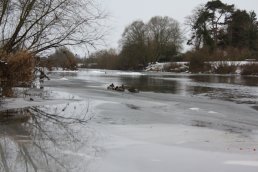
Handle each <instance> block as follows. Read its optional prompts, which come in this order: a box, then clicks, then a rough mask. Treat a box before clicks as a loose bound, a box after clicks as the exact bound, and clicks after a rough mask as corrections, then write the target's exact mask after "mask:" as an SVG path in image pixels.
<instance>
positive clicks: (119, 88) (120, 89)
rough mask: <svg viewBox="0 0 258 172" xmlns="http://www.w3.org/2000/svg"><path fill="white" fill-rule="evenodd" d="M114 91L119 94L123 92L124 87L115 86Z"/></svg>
mask: <svg viewBox="0 0 258 172" xmlns="http://www.w3.org/2000/svg"><path fill="white" fill-rule="evenodd" d="M115 90H116V91H120V92H124V91H125V87H124V85H121V86H119V87H118V86H116V88H115Z"/></svg>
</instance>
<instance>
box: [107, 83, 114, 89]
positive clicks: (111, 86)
mask: <svg viewBox="0 0 258 172" xmlns="http://www.w3.org/2000/svg"><path fill="white" fill-rule="evenodd" d="M107 89H108V90H114V89H115V85H114V84H113V83H112V84H110V85H109V86H108V87H107Z"/></svg>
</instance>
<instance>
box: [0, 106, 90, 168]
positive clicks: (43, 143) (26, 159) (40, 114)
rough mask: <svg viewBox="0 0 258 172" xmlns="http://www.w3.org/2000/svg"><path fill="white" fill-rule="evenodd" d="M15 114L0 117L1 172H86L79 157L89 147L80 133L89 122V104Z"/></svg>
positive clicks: (28, 109)
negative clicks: (79, 163) (81, 127)
mask: <svg viewBox="0 0 258 172" xmlns="http://www.w3.org/2000/svg"><path fill="white" fill-rule="evenodd" d="M80 105H84V106H80ZM79 107H84V108H79ZM15 111H16V115H15V114H14V113H15ZM15 111H14V110H12V111H11V112H10V111H4V112H1V113H0V116H1V118H3V119H4V120H2V121H1V124H0V171H3V172H10V171H22V172H24V171H35V172H36V171H53V172H54V171H86V170H87V169H86V168H87V161H85V157H84V156H83V155H81V156H78V155H77V154H76V151H78V150H79V149H80V148H81V147H83V146H85V145H87V141H86V140H84V139H83V138H84V137H82V136H81V135H80V132H79V131H80V130H78V129H79V128H80V126H84V124H86V123H87V121H88V120H89V119H90V116H89V114H88V112H89V111H88V106H87V103H86V102H81V104H73V103H70V104H65V105H58V106H44V107H30V108H25V109H15ZM24 113H26V116H25V117H24V118H22V115H24ZM17 116H18V117H17ZM75 126H76V128H75ZM71 149H72V150H71ZM94 154H95V153H94ZM67 155H69V156H67ZM71 155H72V156H71ZM79 155H80V154H79ZM78 162H84V164H83V169H80V170H79V169H78V168H80V166H79V165H78Z"/></svg>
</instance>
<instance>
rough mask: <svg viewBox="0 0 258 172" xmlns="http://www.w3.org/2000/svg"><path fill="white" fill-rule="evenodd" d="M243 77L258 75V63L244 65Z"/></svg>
mask: <svg viewBox="0 0 258 172" xmlns="http://www.w3.org/2000/svg"><path fill="white" fill-rule="evenodd" d="M241 68H242V72H241V75H258V63H251V64H246V65H242V66H241Z"/></svg>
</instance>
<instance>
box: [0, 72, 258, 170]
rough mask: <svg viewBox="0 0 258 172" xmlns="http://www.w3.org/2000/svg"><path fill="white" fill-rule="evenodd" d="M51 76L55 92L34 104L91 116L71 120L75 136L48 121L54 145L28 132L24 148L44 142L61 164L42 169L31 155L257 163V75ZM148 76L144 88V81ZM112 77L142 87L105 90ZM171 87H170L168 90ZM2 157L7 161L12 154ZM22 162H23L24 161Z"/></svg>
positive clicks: (118, 164)
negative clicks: (133, 90) (80, 121)
mask: <svg viewBox="0 0 258 172" xmlns="http://www.w3.org/2000/svg"><path fill="white" fill-rule="evenodd" d="M50 77H51V80H50V81H47V82H46V83H45V85H46V88H45V89H46V90H51V95H52V96H49V97H47V98H46V99H45V100H40V99H37V100H36V102H34V103H35V104H38V105H44V108H46V107H47V109H48V111H49V112H54V111H56V110H57V109H62V108H63V106H65V108H63V110H61V112H62V113H63V114H64V115H68V116H69V115H75V116H77V117H80V114H81V115H83V116H84V115H87V118H88V119H90V120H89V121H87V123H86V124H85V125H82V126H81V125H79V124H72V125H71V126H70V128H71V129H72V130H73V131H74V132H73V134H72V135H74V137H76V139H67V137H65V139H64V138H63V136H64V135H65V134H64V133H63V132H61V131H60V132H59V129H58V127H53V128H54V129H53V130H52V129H51V125H52V126H55V123H53V124H51V125H47V126H45V127H46V128H47V129H48V130H49V132H50V133H51V134H52V136H53V138H56V139H57V140H56V141H55V142H56V143H57V144H53V145H52V144H51V146H49V145H50V143H52V142H51V141H49V140H48V139H47V138H45V137H44V139H42V137H38V134H36V136H37V137H32V136H33V135H35V133H33V134H32V136H31V137H32V138H30V140H31V141H30V142H26V144H25V145H24V146H25V147H26V148H27V149H29V150H28V152H31V153H32V154H33V153H35V149H34V148H33V146H32V145H34V143H35V142H36V143H37V142H38V141H39V140H40V141H42V140H43V145H42V147H44V149H43V150H47V151H45V152H48V153H50V154H51V155H52V154H54V155H55V158H56V159H57V160H58V161H57V162H59V163H61V164H62V163H63V164H65V167H63V166H62V165H60V168H59V167H57V166H59V165H58V164H57V163H53V164H52V165H51V163H49V165H48V167H47V165H45V164H46V163H45V161H43V160H42V161H41V160H40V159H38V157H37V156H36V157H37V158H36V157H34V156H32V158H30V159H31V160H32V161H33V162H34V164H36V165H34V166H37V164H38V166H37V168H38V170H39V171H56V170H58V171H74V172H75V171H76V172H77V171H89V172H160V171H162V172H171V171H176V172H186V171H198V172H207V171H209V172H218V171H219V172H243V171H245V172H256V171H257V169H258V150H257V149H258V113H257V110H255V108H253V107H256V106H257V101H256V100H257V96H258V89H257V86H258V85H256V84H257V83H258V81H257V80H258V78H256V77H254V78H251V81H252V82H250V83H249V82H248V83H247V82H246V79H243V78H241V79H239V78H236V79H232V76H219V77H222V78H223V79H221V80H218V78H217V77H218V76H217V77H216V78H215V79H214V80H211V79H210V78H209V79H205V78H206V77H207V76H205V75H204V76H198V77H193V76H188V75H187V76H185V75H176V76H174V75H173V76H172V75H170V74H166V73H164V74H158V73H156V74H149V73H147V72H144V73H140V72H121V71H102V70H89V71H80V72H77V73H69V72H67V73H64V72H62V73H59V72H54V73H52V74H51V75H50ZM146 77H147V78H146ZM202 79H204V80H205V81H202ZM244 81H245V82H244ZM253 81H254V82H253ZM146 82H147V83H148V85H149V86H143V85H144V83H146ZM110 83H114V84H115V85H120V84H124V83H125V84H126V85H133V86H136V87H138V88H140V86H142V87H141V89H140V90H143V91H141V92H140V93H136V94H133V93H129V92H128V91H126V92H116V91H110V90H107V89H106V87H107V86H108V85H109V84H110ZM157 87H159V88H157ZM170 87H175V88H174V89H173V90H169V89H168V88H170ZM166 90H168V91H166ZM197 93H198V94H197ZM214 93H215V94H216V96H215V95H214ZM217 94H219V95H217ZM233 94H235V97H232V95H233ZM225 100H227V101H225ZM8 101H9V105H8V106H9V107H12V106H15V105H17V103H18V104H19V105H20V106H21V104H24V102H26V99H19V100H18V101H19V102H17V100H8ZM21 102H22V103H21ZM247 102H251V103H250V104H247ZM35 104H34V106H35ZM54 104H55V105H54ZM57 104H61V105H57ZM24 106H25V105H24ZM57 111H58V110H57ZM78 112H81V113H78ZM43 128H44V125H43ZM62 131H63V130H62ZM67 131H69V130H67ZM14 133H15V132H13V131H12V132H10V133H9V134H7V135H6V134H5V138H6V137H8V138H10V137H11V136H12V137H11V138H12V139H7V140H12V141H10V142H12V143H13V142H15V143H13V144H14V145H15V144H17V143H19V144H18V145H20V144H21V142H22V140H21V139H20V138H18V139H17V137H13V135H15V134H14ZM61 133H62V134H61ZM16 135H21V133H18V134H16ZM2 137H3V134H2ZM13 138H16V139H13ZM48 138H50V137H48ZM51 138H52V137H51ZM14 140H15V141H14ZM0 143H3V140H1V142H0ZM48 146H49V147H48ZM0 148H1V147H0ZM9 148H10V149H11V148H12V149H13V147H9ZM22 150H23V149H22ZM12 151H13V150H12ZM12 151H10V152H12ZM23 151H24V150H23ZM10 154H11V153H10ZM17 157H19V156H18V155H17ZM17 157H16V158H17ZM33 157H34V158H35V159H34V158H33ZM2 159H3V158H2ZM49 159H51V158H49ZM6 161H7V164H8V161H10V162H13V161H14V158H10V157H9V158H7V159H6ZM2 162H4V161H3V160H2ZM35 162H38V163H35ZM50 162H51V160H50ZM19 164H20V166H22V162H19ZM18 167H19V166H15V165H13V166H12V169H13V171H19V170H17V169H18ZM32 167H33V165H32ZM3 169H4V168H3ZM32 169H33V168H32ZM20 171H22V170H20Z"/></svg>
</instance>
